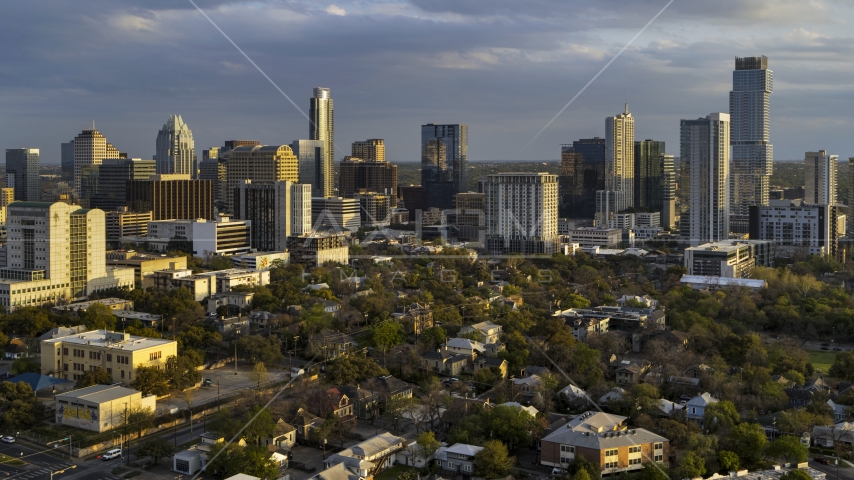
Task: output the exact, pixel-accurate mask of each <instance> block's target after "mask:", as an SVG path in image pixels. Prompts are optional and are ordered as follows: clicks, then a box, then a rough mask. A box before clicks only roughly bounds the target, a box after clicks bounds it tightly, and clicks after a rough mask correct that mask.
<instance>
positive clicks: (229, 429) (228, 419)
mask: <svg viewBox="0 0 854 480" xmlns="http://www.w3.org/2000/svg"><path fill="white" fill-rule="evenodd" d="M210 422H211V426H210V429H211V430H212V431H214V432H216V433H218V434H220V435H222V436H223V437H224V438H227V439H231V437H233V436H234V435H235V434H236V433H237V432H238V431H239V430H240V427H242V426H243V424H242V423H241V421H240V418H239V417H236V416H234V415H233V414H232V413H231V410H230V409H229V408H228V407H223V408H221V409H220V410H218V411H217V412H216V413H214V414H213V416H212V418H211V420H210Z"/></svg>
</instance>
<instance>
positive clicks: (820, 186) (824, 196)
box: [804, 150, 839, 205]
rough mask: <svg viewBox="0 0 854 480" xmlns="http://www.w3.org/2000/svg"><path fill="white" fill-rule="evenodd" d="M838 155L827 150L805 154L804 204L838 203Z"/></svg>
mask: <svg viewBox="0 0 854 480" xmlns="http://www.w3.org/2000/svg"><path fill="white" fill-rule="evenodd" d="M838 160H839V156H838V155H828V154H827V151H826V150H819V151H817V152H806V154H804V197H805V198H804V202H806V203H811V204H813V205H834V204H835V203H836V169H837V166H836V163H837V161H838Z"/></svg>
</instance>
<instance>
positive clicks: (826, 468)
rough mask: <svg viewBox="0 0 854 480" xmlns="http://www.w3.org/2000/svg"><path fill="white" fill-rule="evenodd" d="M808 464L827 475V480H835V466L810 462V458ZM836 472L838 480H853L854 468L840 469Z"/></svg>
mask: <svg viewBox="0 0 854 480" xmlns="http://www.w3.org/2000/svg"><path fill="white" fill-rule="evenodd" d="M809 464H810V467H812V468H814V469H816V470H819V471H821V472H824V473H825V474H827V480H836V472H837V469H836V465H823V464H821V463H818V462H814V461H812V458H810V459H809ZM838 471H839V479H840V480H854V468H851V467H848V468H840V469H839V470H838Z"/></svg>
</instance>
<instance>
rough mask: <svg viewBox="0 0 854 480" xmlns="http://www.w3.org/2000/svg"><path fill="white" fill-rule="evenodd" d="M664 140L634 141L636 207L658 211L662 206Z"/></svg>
mask: <svg viewBox="0 0 854 480" xmlns="http://www.w3.org/2000/svg"><path fill="white" fill-rule="evenodd" d="M662 155H664V142H659V141H656V140H641V141H637V142H635V186H634V189H635V199H634V206H635V208H637V209H639V210H640V209H643V210H648V211H650V212H660V211H661V210H662V209H663V208H664V182H665V181H666V180H665V175H664V171H663V167H664V160H663V159H662Z"/></svg>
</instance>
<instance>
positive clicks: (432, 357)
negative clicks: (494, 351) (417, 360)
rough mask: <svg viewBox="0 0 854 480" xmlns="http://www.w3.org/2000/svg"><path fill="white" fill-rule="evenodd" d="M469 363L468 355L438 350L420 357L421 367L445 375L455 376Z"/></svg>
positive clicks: (469, 357)
mask: <svg viewBox="0 0 854 480" xmlns="http://www.w3.org/2000/svg"><path fill="white" fill-rule="evenodd" d="M470 361H471V356H470V355H465V354H462V353H453V352H451V351H449V350H445V349H441V348H440V349H438V350H436V351H435V352H427V353H425V354H423V355H421V366H422V367H424V368H426V369H428V370H431V371H434V372H436V373H443V374H445V375H451V376H457V375H459V374H460V373H462V372H463V371H464V370H465V369H466V368H467V367H468V364H469V362H470Z"/></svg>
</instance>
